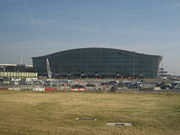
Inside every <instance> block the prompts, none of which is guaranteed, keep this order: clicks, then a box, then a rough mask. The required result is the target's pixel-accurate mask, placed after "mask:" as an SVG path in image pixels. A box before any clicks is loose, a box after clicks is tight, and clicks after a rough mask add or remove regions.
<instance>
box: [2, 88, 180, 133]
mask: <svg viewBox="0 0 180 135" xmlns="http://www.w3.org/2000/svg"><path fill="white" fill-rule="evenodd" d="M77 117H78V118H96V119H97V120H96V121H93V120H76V118H77ZM107 122H128V123H132V124H133V126H131V127H110V126H107V125H106V123H107ZM0 135H180V93H179V94H178V93H158V94H156V93H144V94H143V93H140V92H128V93H125V92H123V93H83V92H79V93H76V92H52V93H47V92H44V93H42V92H28V91H0Z"/></svg>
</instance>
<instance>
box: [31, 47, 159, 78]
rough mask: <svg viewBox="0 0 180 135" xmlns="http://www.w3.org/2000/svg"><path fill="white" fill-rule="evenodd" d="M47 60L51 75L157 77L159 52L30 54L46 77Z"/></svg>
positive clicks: (88, 50) (92, 50) (79, 50)
mask: <svg viewBox="0 0 180 135" xmlns="http://www.w3.org/2000/svg"><path fill="white" fill-rule="evenodd" d="M47 59H48V61H49V65H50V69H51V72H52V76H53V77H56V78H59V77H60V78H61V77H67V76H71V77H73V78H74V77H81V76H87V77H96V76H99V77H102V78H109V77H113V78H114V77H115V76H121V77H137V76H139V75H141V76H144V77H146V78H155V77H157V71H158V67H159V63H160V61H161V60H162V57H161V56H159V55H147V54H142V53H136V52H132V51H125V50H120V49H112V48H95V47H93V48H77V49H70V50H65V51H60V52H56V53H52V54H48V55H44V56H39V57H33V58H32V60H33V67H34V68H35V70H36V71H37V72H38V74H39V75H40V76H47V62H46V61H47Z"/></svg>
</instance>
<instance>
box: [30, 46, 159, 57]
mask: <svg viewBox="0 0 180 135" xmlns="http://www.w3.org/2000/svg"><path fill="white" fill-rule="evenodd" d="M84 49H86V50H87V49H106V50H115V51H123V52H127V53H136V54H139V55H146V56H154V57H161V59H162V56H160V55H151V54H144V53H137V52H134V51H127V50H121V49H115V48H103V47H102V48H101V47H87V48H74V49H68V50H63V51H58V52H55V53H50V54H47V55H43V56H37V57H32V58H38V57H46V56H50V55H55V54H59V53H64V52H69V51H73V50H84Z"/></svg>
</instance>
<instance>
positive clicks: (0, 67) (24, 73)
mask: <svg viewBox="0 0 180 135" xmlns="http://www.w3.org/2000/svg"><path fill="white" fill-rule="evenodd" d="M36 77H37V72H35V70H34V69H33V67H32V65H22V64H0V79H5V80H7V79H8V80H11V79H17V78H19V79H25V78H36Z"/></svg>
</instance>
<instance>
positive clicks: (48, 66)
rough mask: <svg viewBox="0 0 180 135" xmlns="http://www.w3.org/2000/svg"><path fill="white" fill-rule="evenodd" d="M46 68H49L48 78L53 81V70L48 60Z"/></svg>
mask: <svg viewBox="0 0 180 135" xmlns="http://www.w3.org/2000/svg"><path fill="white" fill-rule="evenodd" d="M46 66H47V74H48V78H49V79H51V78H52V72H51V68H50V64H49V60H48V59H46Z"/></svg>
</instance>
